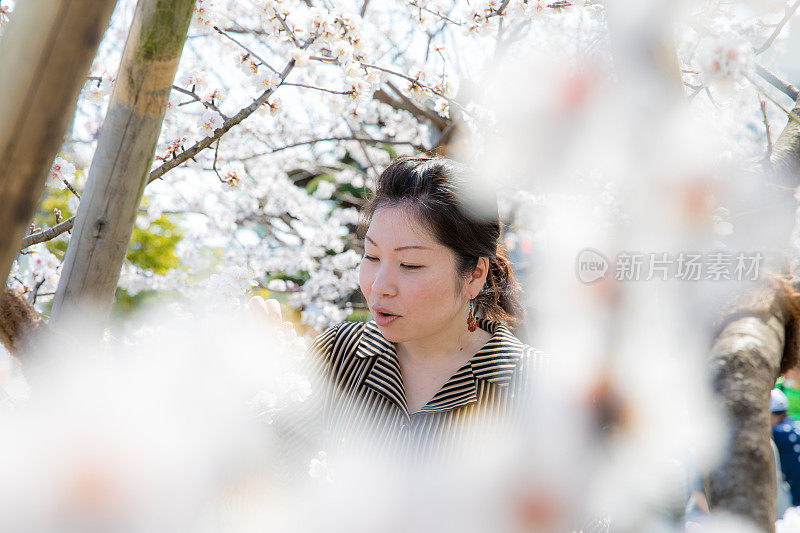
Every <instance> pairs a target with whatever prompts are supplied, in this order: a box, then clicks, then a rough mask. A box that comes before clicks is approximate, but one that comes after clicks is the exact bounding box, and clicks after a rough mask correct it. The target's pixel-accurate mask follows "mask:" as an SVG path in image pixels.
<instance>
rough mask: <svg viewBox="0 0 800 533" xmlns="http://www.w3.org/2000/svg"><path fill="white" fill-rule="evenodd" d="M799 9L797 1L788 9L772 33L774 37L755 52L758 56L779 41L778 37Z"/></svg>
mask: <svg viewBox="0 0 800 533" xmlns="http://www.w3.org/2000/svg"><path fill="white" fill-rule="evenodd" d="M798 7H800V0H797V2H795V3H794V5H793V6H791V7H788V8H786V14H785V15H784V17H783V19H782V20H781V21H780V22H779V23H778V25H777V26H776V27H775V30H774V31H773V32H772V35H770V36H769V38H768V39H767V40H766V41H764V44H762V45H761V46H759V47H758V48H757V49H756V50H754V52H755V54H756V55H758V54H761V53H763V52H766V51H767V49H768V48H769V47H770V46H772V43H773V42H775V39H777V38H778V35H780V33H781V31H783V28H784V26H786V24H787V23H788V22H789V20H790V19H791V18H792V17H793V16H794V13H795V11H797V8H798Z"/></svg>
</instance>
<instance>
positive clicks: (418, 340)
mask: <svg viewBox="0 0 800 533" xmlns="http://www.w3.org/2000/svg"><path fill="white" fill-rule="evenodd" d="M463 186H464V176H463V171H461V170H460V169H459V168H458V167H457V165H456V164H455V163H453V162H452V161H450V160H448V159H445V158H441V157H427V156H415V157H401V158H398V159H396V160H395V161H394V162H392V164H391V165H389V167H387V168H386V170H385V171H384V172H383V173H382V174H381V175H380V177H379V179H378V182H377V187H376V191H375V194H374V196H373V197H371V198H370V199H369V200H368V202H367V204H366V205H365V206H364V208H363V210H362V222H361V224H360V226H359V229H358V235H359V237H360V238H363V239H364V249H365V253H364V257H363V259H362V262H361V265H360V267H359V284H360V288H361V292H362V293H363V296H364V299H365V301H366V303H367V305H368V307H369V311H370V313H371V315H372V317H373V318H374V320H372V321H369V322H367V323H361V322H347V321H345V322H341V323H339V324H336V325H335V326H333V327H331V328H329V329H328V330H327V331H325V332H324V333H322V334H321V335H320V336H319V337H317V338H316V339H315V341H314V343H313V344H312V346H311V349H310V353H311V354H312V357H311V358H312V361H313V363H314V365H313V366H314V368H313V376H315V380H314V384H313V386H314V390H315V394H314V395H313V400H312V401H311V402H308V403H307V405H306V406H305V407H304V409H306V410H307V411H306V413H308V412H309V411H313V412H314V413H315V415H314V416H315V420H317V421H318V422H319V423H320V424H321V431H322V433H321V437H322V442H320V443H319V444H318V446H320V447H318V448H317V449H324V450H330V449H331V448H337V447H338V446H339V445H342V446H343V449H347V450H348V451H351V452H352V451H354V450H356V449H357V450H359V453H361V452H363V451H367V452H371V453H372V452H374V453H381V454H386V455H387V456H388V457H391V458H394V459H399V460H405V459H410V460H423V461H424V460H428V459H433V458H436V457H440V456H442V455H443V454H445V453H448V452H451V451H453V450H455V449H456V448H457V447H458V446H459V445H461V444H467V443H469V442H471V441H472V440H473V439H474V438H475V437H479V436H480V435H481V434H482V433H485V431H487V430H488V428H489V427H490V426H492V427H495V426H497V425H502V424H504V423H507V422H510V421H511V420H512V419H513V417H514V414H515V412H516V410H517V408H518V407H519V406H520V405H521V404H522V402H523V396H522V391H523V389H524V386H525V383H526V380H527V378H528V376H529V375H530V374H531V371H532V370H533V369H534V367H535V366H536V365H537V364H538V363H539V361H540V360H541V357H540V354H539V352H537V351H535V350H533V349H532V348H531V347H530V346H528V345H527V344H524V343H522V342H521V341H520V340H519V339H517V338H516V337H515V336H514V335H513V333H512V332H511V330H510V328H511V327H514V326H515V325H516V324H518V323H519V321H520V320H521V319H522V314H523V308H522V306H521V304H520V302H519V300H518V293H519V286H518V284H517V283H516V281H515V279H514V275H513V272H512V269H511V265H510V263H509V261H508V259H507V258H506V256H505V255H504V253H503V248H502V245H501V238H500V237H501V235H500V223H499V217H498V216H497V215H495V216H493V217H492V218H491V219H490V220H475V219H473V218H471V217H469V216H468V214H467V213H466V212H465V209H464V207H463V206H464V202H463ZM494 205H495V206H496V203H495V204H494ZM495 213H496V208H495ZM275 303H277V302H275ZM260 305H261V306H262V308H263V309H266V307H265V306H263V302H262V303H260ZM273 305H274V304H273ZM273 315H274V312H273ZM278 318H279V315H278ZM506 324H508V325H506ZM293 416H295V415H293ZM306 416H308V415H306ZM318 442H319V441H318ZM306 464H308V463H306Z"/></svg>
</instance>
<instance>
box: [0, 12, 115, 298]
mask: <svg viewBox="0 0 800 533" xmlns="http://www.w3.org/2000/svg"><path fill="white" fill-rule="evenodd" d="M115 3H116V0H25V1H24V2H17V6H16V9H15V11H14V13H13V15H12V16H11V20H10V21H9V23H8V27H7V28H6V30H5V33H4V35H3V39H2V41H0V72H2V73H4V74H3V82H2V83H0V198H2V207H3V208H2V209H0V280H2V281H3V285H2V286H0V291H2V290H4V287H5V280H6V278H7V277H8V273H9V271H10V269H11V264H12V263H13V261H14V259H15V258H16V256H17V253H18V252H19V249H20V244H21V242H22V238H23V237H24V236H25V230H26V228H27V227H28V225H29V224H30V221H31V218H32V217H33V213H34V210H35V209H36V205H37V203H38V201H39V199H40V198H41V196H42V190H43V188H44V182H45V179H46V178H47V174H48V172H49V170H50V166H51V165H52V163H53V160H54V159H55V157H56V155H57V153H58V149H59V147H60V146H61V143H62V139H63V137H64V134H65V133H66V130H67V126H68V125H69V123H70V120H71V117H72V115H73V113H74V111H75V106H76V102H77V99H78V94H79V93H80V90H81V87H82V86H83V84H84V83H85V82H86V75H87V73H88V70H89V67H90V66H91V62H92V58H93V57H94V54H95V52H96V50H97V46H98V44H99V43H100V39H101V37H102V35H103V32H104V31H105V29H106V28H107V27H108V21H109V18H110V17H111V12H112V11H113V9H114V4H115Z"/></svg>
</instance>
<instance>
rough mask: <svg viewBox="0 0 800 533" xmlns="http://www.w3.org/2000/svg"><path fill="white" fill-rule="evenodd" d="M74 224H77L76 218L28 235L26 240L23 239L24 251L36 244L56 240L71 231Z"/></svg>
mask: <svg viewBox="0 0 800 533" xmlns="http://www.w3.org/2000/svg"><path fill="white" fill-rule="evenodd" d="M74 224H75V217H69V218H68V219H66V220H65V221H64V222H61V223H59V224H56V225H55V226H53V227H52V228H50V229H46V230H44V231H38V232H36V233H31V234H30V235H26V236H25V238H24V239H22V250H24V249H25V248H27V247H29V246H33V245H34V244H39V243H40V242H45V241H49V240H50V239H55V238H56V237H58V236H59V235H61V234H62V233H64V232H65V231H69V230H71V229H72V226H73V225H74Z"/></svg>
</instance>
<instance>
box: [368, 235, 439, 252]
mask: <svg viewBox="0 0 800 533" xmlns="http://www.w3.org/2000/svg"><path fill="white" fill-rule="evenodd" d="M364 237H366V238H367V240H368V241H369V242H371V243H372V244H374V245H375V246H378V243H376V242H375V241H373V240H372V239H371V238H370V236H369V235H364ZM378 248H380V246H378ZM407 248H419V249H420V250H430V248H429V247H428V246H420V245H411V246H399V247H397V248H395V249H394V251H395V252H397V251H400V250H405V249H407Z"/></svg>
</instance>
